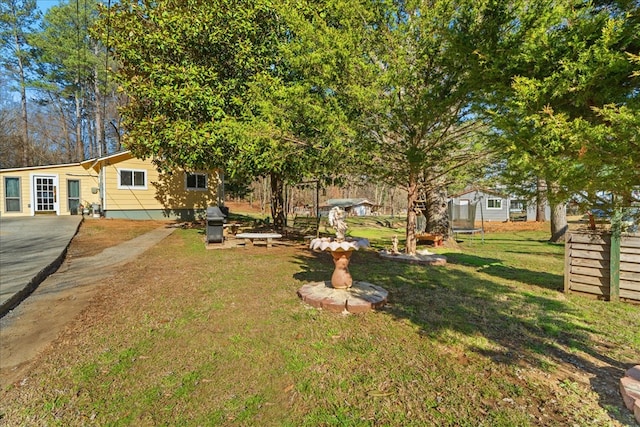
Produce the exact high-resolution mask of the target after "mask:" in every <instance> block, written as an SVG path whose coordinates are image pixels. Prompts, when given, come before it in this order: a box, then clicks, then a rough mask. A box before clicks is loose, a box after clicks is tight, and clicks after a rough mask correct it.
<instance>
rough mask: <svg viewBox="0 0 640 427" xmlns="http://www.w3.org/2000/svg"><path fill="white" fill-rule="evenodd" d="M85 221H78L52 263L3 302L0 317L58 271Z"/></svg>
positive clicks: (0, 306) (0, 305)
mask: <svg viewBox="0 0 640 427" xmlns="http://www.w3.org/2000/svg"><path fill="white" fill-rule="evenodd" d="M83 222H84V217H83V218H82V220H80V222H79V223H78V226H77V227H76V230H75V232H74V233H73V236H71V239H69V243H67V245H66V246H65V247H64V249H63V250H62V252H61V253H60V255H58V256H57V257H56V258H55V259H54V260H53V262H52V263H51V264H49V265H48V266H46V267H45V268H43V269H42V270H40V271H39V272H38V274H36V275H35V276H34V277H33V279H31V280H30V281H29V283H27V285H26V286H25V287H24V288H22V289H21V290H19V291H18V292H16V293H15V294H13V296H11V297H10V298H8V299H7V300H5V301H4V302H3V303H2V304H0V319H1V318H3V317H4V316H5V315H6V314H7V313H9V312H10V311H11V310H13V309H14V308H16V307H17V306H18V305H20V303H21V302H22V301H24V299H25V298H27V297H28V296H29V295H31V293H32V292H33V291H35V290H36V289H38V286H39V285H40V283H42V282H44V280H45V279H46V278H47V277H49V276H51V275H52V274H53V273H55V272H56V271H58V269H59V268H60V266H61V265H62V263H63V262H64V259H65V257H66V256H67V250H68V249H69V245H71V240H73V238H74V237H75V235H76V234H78V230H80V226H81V225H82V223H83Z"/></svg>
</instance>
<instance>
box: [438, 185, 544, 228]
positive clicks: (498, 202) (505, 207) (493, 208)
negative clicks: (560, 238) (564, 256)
mask: <svg viewBox="0 0 640 427" xmlns="http://www.w3.org/2000/svg"><path fill="white" fill-rule="evenodd" d="M449 201H450V202H451V203H452V204H453V207H454V208H455V209H459V210H462V211H464V210H465V209H466V208H465V206H469V205H471V204H473V203H476V202H478V205H477V206H476V221H480V220H481V219H484V221H509V220H510V221H535V220H536V204H535V202H528V201H527V200H525V199H523V198H520V197H516V196H509V195H505V194H502V193H499V192H497V191H493V190H486V189H476V188H474V189H469V190H465V191H464V192H462V193H459V194H456V195H453V196H451V197H450V198H449ZM550 217H551V209H550V208H549V206H548V205H547V204H545V218H546V219H547V220H549V218H550Z"/></svg>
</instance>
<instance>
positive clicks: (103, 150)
mask: <svg viewBox="0 0 640 427" xmlns="http://www.w3.org/2000/svg"><path fill="white" fill-rule="evenodd" d="M94 53H95V55H96V57H99V55H98V53H99V52H98V47H97V46H95V47H94ZM99 79H100V74H99V73H98V64H97V63H96V65H95V67H94V71H93V91H94V95H95V96H94V104H95V105H94V108H95V111H94V116H95V120H96V123H95V126H96V129H95V131H96V144H97V145H98V157H102V156H104V155H106V154H107V147H106V144H105V138H104V120H103V114H102V113H103V110H102V109H101V108H100V101H101V100H102V93H101V92H100V80H99Z"/></svg>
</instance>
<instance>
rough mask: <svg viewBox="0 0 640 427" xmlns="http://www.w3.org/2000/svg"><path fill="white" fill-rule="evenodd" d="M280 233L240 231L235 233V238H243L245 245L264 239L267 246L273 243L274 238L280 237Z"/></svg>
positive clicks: (251, 244)
mask: <svg viewBox="0 0 640 427" xmlns="http://www.w3.org/2000/svg"><path fill="white" fill-rule="evenodd" d="M281 237H282V234H278V233H240V234H236V239H244V244H245V246H253V242H254V241H255V240H266V242H267V247H268V248H270V247H271V246H272V245H273V240H274V239H280V238H281Z"/></svg>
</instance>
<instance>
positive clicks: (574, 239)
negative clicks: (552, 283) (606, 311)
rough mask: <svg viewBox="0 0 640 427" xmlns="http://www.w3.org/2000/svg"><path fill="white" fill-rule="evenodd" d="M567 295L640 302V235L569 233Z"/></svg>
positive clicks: (566, 246)
mask: <svg viewBox="0 0 640 427" xmlns="http://www.w3.org/2000/svg"><path fill="white" fill-rule="evenodd" d="M564 291H565V292H580V293H586V294H592V295H596V296H597V297H599V298H602V299H607V300H610V301H618V300H620V299H623V300H628V301H634V302H640V235H639V234H637V233H636V234H632V235H626V234H622V235H621V236H620V237H617V236H612V235H611V234H610V233H606V234H605V233H578V232H571V233H567V236H566V245H565V266H564Z"/></svg>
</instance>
